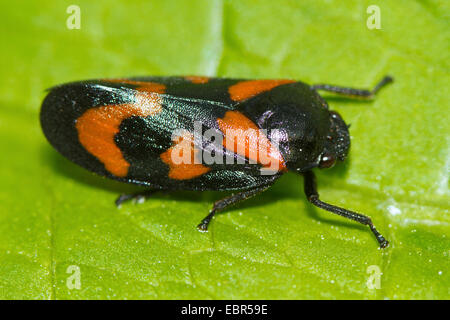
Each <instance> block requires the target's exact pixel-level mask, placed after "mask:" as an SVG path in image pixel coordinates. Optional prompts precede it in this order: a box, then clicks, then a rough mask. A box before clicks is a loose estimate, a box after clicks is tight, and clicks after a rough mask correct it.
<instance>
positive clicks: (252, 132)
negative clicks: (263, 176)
mask: <svg viewBox="0 0 450 320" xmlns="http://www.w3.org/2000/svg"><path fill="white" fill-rule="evenodd" d="M217 124H218V125H219V128H220V130H221V131H222V132H223V134H224V139H223V145H224V147H225V148H226V149H228V150H230V151H232V152H234V153H237V154H240V155H241V156H245V157H246V158H247V159H250V160H253V161H255V162H256V163H259V164H262V165H263V166H264V167H270V166H274V165H277V166H278V170H279V171H281V170H285V169H286V165H285V163H284V159H283V156H282V155H281V153H280V151H279V150H278V149H277V148H276V147H274V146H272V144H271V142H270V141H269V139H267V137H266V136H265V135H264V133H263V132H261V131H260V130H259V128H258V127H257V126H256V124H255V123H254V122H253V121H251V120H250V119H249V118H247V117H246V116H245V115H243V114H242V113H241V112H239V111H227V112H226V113H225V116H224V117H223V118H222V119H220V118H219V119H217ZM244 144H245V145H244ZM264 149H265V150H264ZM262 157H264V158H262Z"/></svg>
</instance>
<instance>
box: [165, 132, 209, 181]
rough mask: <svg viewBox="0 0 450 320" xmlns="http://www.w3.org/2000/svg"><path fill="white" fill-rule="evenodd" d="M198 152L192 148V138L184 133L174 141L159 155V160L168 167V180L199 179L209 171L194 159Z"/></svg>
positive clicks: (187, 133) (189, 134)
mask: <svg viewBox="0 0 450 320" xmlns="http://www.w3.org/2000/svg"><path fill="white" fill-rule="evenodd" d="M198 152H199V150H197V149H196V148H194V136H193V135H192V134H191V133H189V132H186V133H185V134H184V135H182V136H179V137H178V138H177V139H175V140H174V145H173V146H172V147H170V149H169V150H167V151H166V152H164V153H162V154H161V155H160V157H161V160H162V161H163V162H164V163H165V164H167V165H168V166H169V178H171V179H175V180H188V179H193V178H196V177H199V176H201V175H203V174H205V173H207V172H209V171H210V170H211V168H208V167H205V166H204V165H202V164H197V163H195V161H194V159H195V157H196V156H197V154H198Z"/></svg>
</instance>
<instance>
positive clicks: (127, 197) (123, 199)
mask: <svg viewBox="0 0 450 320" xmlns="http://www.w3.org/2000/svg"><path fill="white" fill-rule="evenodd" d="M157 191H160V190H158V189H149V190H145V191H141V192H138V193H130V194H126V193H124V194H121V195H120V196H119V197H118V198H117V199H116V201H115V203H116V206H118V207H119V206H120V205H121V204H122V203H124V202H127V201H130V200H134V199H136V200H137V201H139V200H141V199H147V198H148V197H150V196H151V195H152V194H154V193H155V192H157Z"/></svg>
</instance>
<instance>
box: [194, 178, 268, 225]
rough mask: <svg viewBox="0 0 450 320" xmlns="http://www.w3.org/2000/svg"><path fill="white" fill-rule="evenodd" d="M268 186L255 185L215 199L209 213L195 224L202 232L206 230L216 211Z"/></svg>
mask: <svg viewBox="0 0 450 320" xmlns="http://www.w3.org/2000/svg"><path fill="white" fill-rule="evenodd" d="M269 187H270V185H265V186H261V187H257V188H255V189H250V190H245V191H242V192H239V193H236V194H232V195H231V196H229V197H226V198H223V199H221V200H219V201H216V202H215V203H214V206H213V208H212V209H211V211H210V212H209V214H208V215H207V216H206V217H205V218H204V219H203V220H202V222H200V224H199V225H198V226H197V228H198V229H199V230H200V231H203V232H206V231H208V225H209V223H210V221H211V219H212V218H213V217H214V215H215V214H216V212H218V211H222V210H224V209H225V208H227V207H229V206H232V205H235V204H236V203H238V202H241V201H243V200H246V199H249V198H251V197H254V196H256V195H257V194H258V193H261V192H263V191H265V190H267V189H268V188H269Z"/></svg>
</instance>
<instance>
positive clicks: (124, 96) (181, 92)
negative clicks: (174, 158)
mask: <svg viewBox="0 0 450 320" xmlns="http://www.w3.org/2000/svg"><path fill="white" fill-rule="evenodd" d="M206 79H207V78H206ZM243 81H244V80H237V79H207V80H205V78H199V77H186V78H182V77H167V78H161V77H160V78H156V77H153V78H134V79H128V80H124V79H120V80H100V81H86V82H75V83H69V84H65V85H62V86H58V87H55V88H52V89H51V90H50V93H49V94H48V95H47V97H46V98H45V100H44V102H43V105H42V109H41V126H42V128H43V131H44V134H45V135H46V137H47V139H48V140H49V142H50V143H51V144H52V145H53V146H54V147H55V148H56V149H57V150H58V151H59V152H60V153H61V154H62V155H64V156H65V157H67V158H68V159H70V160H71V161H73V162H75V163H77V164H78V165H80V166H82V167H84V168H86V169H88V170H90V171H92V172H95V173H97V174H99V175H103V176H106V177H109V178H112V179H115V180H119V181H122V182H128V183H134V184H139V185H146V186H150V187H154V188H161V189H184V190H211V189H212V190H238V189H249V188H254V187H257V186H261V185H266V184H270V183H271V182H272V181H273V180H275V179H276V178H278V177H279V175H278V174H275V175H272V176H262V175H261V174H260V171H259V169H260V166H258V165H256V166H255V165H249V164H248V160H247V159H245V157H242V156H240V155H237V154H234V153H233V152H230V151H229V150H226V149H225V148H221V149H215V152H218V153H221V152H222V153H223V155H224V156H229V157H234V158H235V159H236V158H244V160H245V164H243V165H239V166H236V165H225V164H223V165H220V164H212V165H208V166H204V165H203V164H194V166H195V167H187V168H186V167H178V168H177V167H176V166H171V163H170V160H169V156H170V150H171V149H173V147H174V145H175V142H174V141H175V140H174V137H172V134H173V133H174V131H175V130H177V129H178V130H179V129H182V130H185V132H187V134H188V135H189V133H192V132H194V124H195V122H196V121H197V122H200V123H202V131H205V130H207V129H213V130H217V131H220V128H219V127H218V124H217V119H219V118H223V117H224V115H225V113H226V112H227V111H230V110H235V109H236V108H237V106H238V105H239V100H238V99H233V98H232V96H231V95H230V92H229V88H230V87H231V86H233V85H235V84H238V83H241V82H243ZM241 100H242V99H241ZM185 138H186V137H185ZM191 138H192V137H191ZM179 140H181V141H182V140H183V139H179ZM207 147H208V146H206V145H202V146H200V148H201V149H205V148H207ZM210 147H211V146H210ZM241 160H242V159H241ZM177 169H178V170H177Z"/></svg>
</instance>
